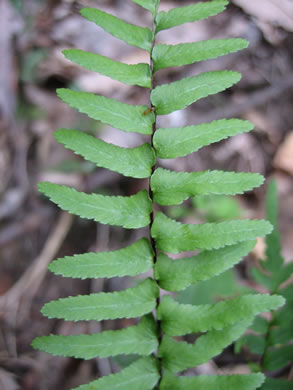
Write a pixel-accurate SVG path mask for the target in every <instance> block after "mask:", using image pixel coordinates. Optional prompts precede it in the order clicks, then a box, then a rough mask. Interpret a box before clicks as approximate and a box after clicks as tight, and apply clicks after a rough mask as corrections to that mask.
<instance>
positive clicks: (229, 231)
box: [152, 213, 272, 253]
mask: <svg viewBox="0 0 293 390" xmlns="http://www.w3.org/2000/svg"><path fill="white" fill-rule="evenodd" d="M271 231H272V226H271V225H270V223H269V222H267V221H261V220H260V221H257V220H239V221H229V222H220V223H206V224H198V225H190V224H183V223H180V222H176V221H174V220H172V219H171V218H168V217H167V216H166V215H165V214H163V213H157V214H156V217H155V220H154V223H153V226H152V237H153V238H154V239H155V241H156V245H157V247H158V248H159V249H160V250H163V251H166V252H170V253H179V252H183V251H192V250H195V249H218V248H222V247H224V246H226V245H233V244H236V243H237V242H243V241H248V240H254V239H255V238H257V237H262V236H264V235H266V234H268V233H270V232H271Z"/></svg>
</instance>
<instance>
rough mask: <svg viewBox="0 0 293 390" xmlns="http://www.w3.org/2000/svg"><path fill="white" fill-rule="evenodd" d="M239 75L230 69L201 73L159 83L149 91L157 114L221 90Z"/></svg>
mask: <svg viewBox="0 0 293 390" xmlns="http://www.w3.org/2000/svg"><path fill="white" fill-rule="evenodd" d="M240 78H241V75H240V73H237V72H232V71H230V70H219V71H214V72H206V73H201V74H199V75H198V76H192V77H186V78H184V79H182V80H179V81H174V82H173V83H170V84H164V85H160V86H159V87H156V88H155V89H154V90H153V91H152V93H151V102H152V104H153V105H154V106H155V107H156V113H157V115H166V114H170V113H171V112H173V111H177V110H181V109H183V108H185V107H187V106H189V105H190V104H192V103H194V102H196V101H197V100H199V99H201V98H204V97H207V96H209V95H213V94H216V93H218V92H222V91H224V90H225V89H227V88H229V87H231V86H232V85H234V84H236V83H238V81H239V80H240Z"/></svg>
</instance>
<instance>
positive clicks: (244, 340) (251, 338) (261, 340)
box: [235, 334, 266, 355]
mask: <svg viewBox="0 0 293 390" xmlns="http://www.w3.org/2000/svg"><path fill="white" fill-rule="evenodd" d="M244 345H245V346H246V347H247V348H248V349H249V351H250V352H251V353H254V354H256V355H263V353H264V350H265V347H266V340H265V336H260V335H255V334H245V335H243V336H242V337H241V338H240V339H239V340H238V341H237V342H236V344H235V351H236V353H237V352H240V351H241V349H242V347H243V346H244Z"/></svg>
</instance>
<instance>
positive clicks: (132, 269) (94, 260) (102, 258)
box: [49, 238, 153, 279]
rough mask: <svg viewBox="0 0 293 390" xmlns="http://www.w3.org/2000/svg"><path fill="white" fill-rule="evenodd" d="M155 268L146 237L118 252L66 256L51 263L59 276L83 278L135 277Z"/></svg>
mask: <svg viewBox="0 0 293 390" xmlns="http://www.w3.org/2000/svg"><path fill="white" fill-rule="evenodd" d="M152 268H153V250H152V247H151V244H150V242H149V240H147V239H146V238H141V239H140V240H138V241H136V242H135V243H134V244H132V245H130V246H128V247H126V248H123V249H119V250H116V251H112V252H97V253H85V254H82V255H74V256H66V257H64V258H62V259H57V260H55V261H53V262H52V263H51V264H50V265H49V270H50V271H51V272H53V273H54V274H56V275H62V276H65V277H70V278H80V279H90V278H113V277H115V276H119V277H122V276H136V275H139V274H141V273H144V272H147V271H150V270H151V269H152Z"/></svg>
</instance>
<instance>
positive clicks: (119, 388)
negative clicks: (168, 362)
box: [73, 357, 159, 390]
mask: <svg viewBox="0 0 293 390" xmlns="http://www.w3.org/2000/svg"><path fill="white" fill-rule="evenodd" d="M158 380H159V369H158V362H157V360H156V359H155V358H154V357H145V358H141V359H138V360H137V361H135V362H134V363H132V364H131V365H130V366H128V367H127V368H125V369H124V370H122V371H120V372H119V373H118V374H112V375H108V376H104V377H102V378H100V379H98V380H96V381H93V382H91V383H89V384H87V385H82V386H79V387H76V388H75V389H73V390H138V389H139V390H151V389H153V388H154V387H155V385H156V384H157V382H158Z"/></svg>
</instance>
